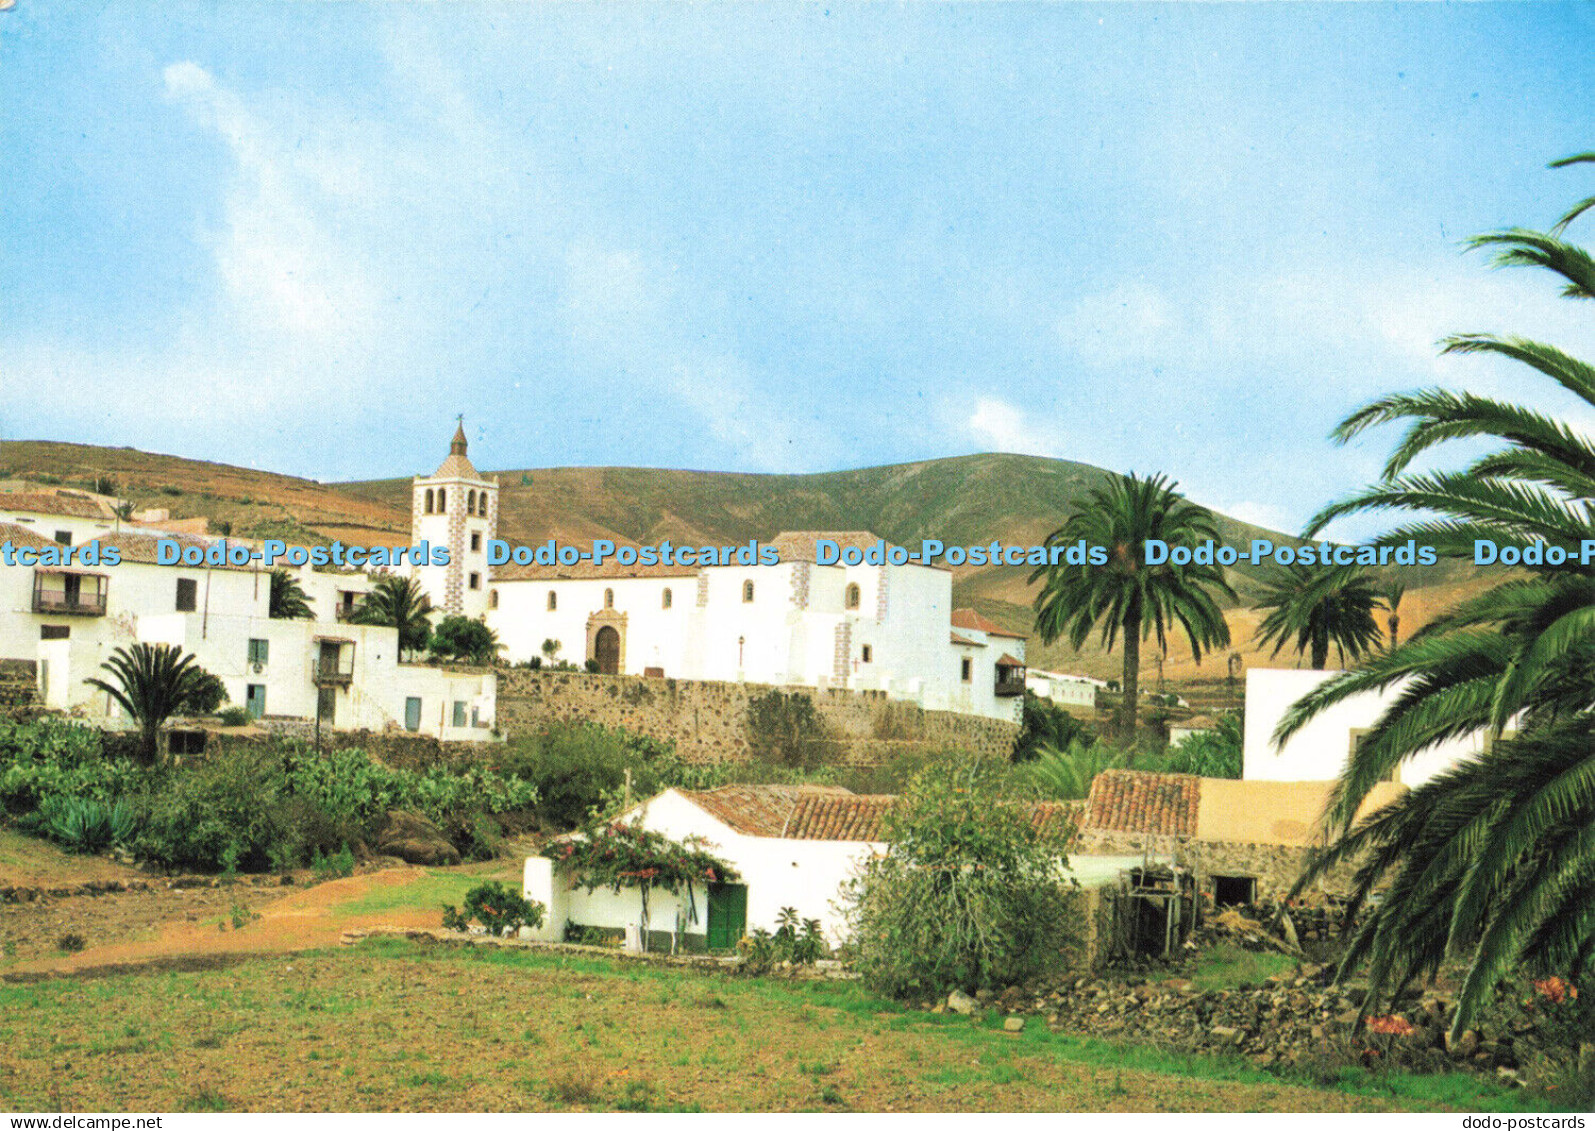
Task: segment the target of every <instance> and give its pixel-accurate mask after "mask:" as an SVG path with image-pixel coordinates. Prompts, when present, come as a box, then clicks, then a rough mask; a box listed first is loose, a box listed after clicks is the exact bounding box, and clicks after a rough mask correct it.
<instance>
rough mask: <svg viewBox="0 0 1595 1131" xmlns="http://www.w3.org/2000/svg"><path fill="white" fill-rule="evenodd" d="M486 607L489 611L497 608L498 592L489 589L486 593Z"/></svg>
mask: <svg viewBox="0 0 1595 1131" xmlns="http://www.w3.org/2000/svg"><path fill="white" fill-rule="evenodd" d="M487 607H488V608H490V609H496V608H498V590H497V589H489V590H488V591H487Z"/></svg>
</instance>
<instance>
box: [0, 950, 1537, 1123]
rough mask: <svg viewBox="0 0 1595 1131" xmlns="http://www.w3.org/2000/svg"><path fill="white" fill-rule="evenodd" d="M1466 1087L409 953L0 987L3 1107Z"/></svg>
mask: <svg viewBox="0 0 1595 1131" xmlns="http://www.w3.org/2000/svg"><path fill="white" fill-rule="evenodd" d="M1528 1102H1531V1101H1530V1098H1529V1097H1527V1096H1524V1095H1522V1094H1518V1093H1508V1092H1505V1091H1501V1090H1498V1089H1495V1088H1494V1087H1493V1086H1489V1085H1485V1084H1481V1083H1478V1082H1475V1081H1473V1080H1471V1079H1468V1078H1464V1077H1439V1078H1427V1079H1425V1078H1416V1077H1405V1076H1392V1077H1380V1076H1373V1075H1367V1074H1363V1073H1358V1072H1347V1073H1345V1074H1343V1075H1342V1077H1341V1078H1340V1079H1339V1080H1338V1081H1336V1083H1335V1086H1333V1087H1328V1088H1326V1087H1321V1086H1315V1085H1314V1084H1313V1082H1311V1081H1309V1080H1307V1079H1305V1078H1303V1079H1302V1080H1298V1081H1293V1080H1285V1079H1280V1078H1276V1077H1273V1076H1269V1075H1266V1074H1264V1073H1262V1072H1259V1071H1256V1070H1255V1069H1253V1068H1252V1067H1251V1066H1250V1065H1248V1064H1246V1063H1245V1062H1242V1061H1234V1060H1219V1059H1208V1058H1200V1057H1176V1056H1170V1055H1167V1054H1163V1053H1160V1052H1157V1051H1155V1050H1149V1049H1120V1048H1117V1047H1114V1046H1112V1045H1109V1044H1105V1043H1102V1042H1097V1041H1088V1040H1082V1039H1077V1038H1071V1037H1066V1036H1062V1035H1059V1034H1054V1033H1050V1032H1048V1031H1047V1029H1046V1027H1045V1026H1044V1025H1042V1024H1040V1022H1039V1021H1038V1020H1036V1019H1034V1018H1032V1019H1031V1021H1030V1023H1029V1025H1027V1027H1026V1029H1025V1031H1024V1032H1023V1033H1020V1034H1017V1035H1015V1034H1006V1033H1003V1032H1001V1031H1000V1019H998V1018H993V1019H991V1020H989V1021H988V1022H986V1023H985V1024H983V1025H976V1024H973V1023H971V1022H970V1021H968V1020H967V1019H963V1018H955V1017H942V1016H931V1015H927V1014H922V1013H916V1012H903V1011H901V1010H900V1009H898V1008H896V1007H893V1006H890V1005H888V1004H886V1003H883V1002H881V1001H879V1000H876V999H874V998H872V997H870V996H869V995H868V994H866V993H864V992H863V991H862V990H860V989H859V988H858V987H857V986H856V985H853V984H849V983H802V982H799V983H791V982H778V981H760V980H754V979H739V978H732V977H728V976H718V975H708V974H701V973H695V972H687V971H680V970H671V969H661V968H655V967H641V966H636V965H631V964H620V963H615V962H611V961H609V960H606V959H602V958H596V957H595V958H586V957H573V956H569V955H555V954H549V953H546V952H544V953H540V952H536V951H518V950H517V951H505V952H490V953H488V952H477V951H465V950H459V949H455V948H442V947H425V946H420V945H417V944H411V943H406V942H399V941H384V942H380V943H369V944H365V945H362V946H359V947H356V948H349V949H342V950H338V951H335V952H325V951H324V952H317V953H313V954H300V955H294V956H268V957H249V958H245V959H242V960H241V961H238V962H237V963H236V964H235V965H232V966H228V967H225V968H222V969H210V970H196V971H194V972H163V973H154V972H146V973H136V974H122V975H115V976H110V977H103V978H92V979H58V980H52V981H45V982H39V983H35V984H30V985H9V986H4V987H0V1107H4V1108H10V1109H16V1110H48V1109H55V1110H77V1111H94V1110H130V1109H141V1108H142V1109H153V1110H174V1109H175V1110H223V1109H226V1110H249V1109H263V1110H343V1109H353V1110H490V1111H491V1110H527V1109H530V1110H549V1109H555V1110H563V1109H583V1110H615V1109H619V1110H698V1109H702V1110H775V1111H802V1110H850V1109H851V1110H926V1109H931V1110H936V1109H959V1110H965V1109H967V1110H1044V1111H1048V1110H1092V1111H1131V1110H1135V1111H1142V1110H1151V1111H1235V1110H1248V1111H1251V1110H1257V1111H1296V1110H1307V1111H1318V1110H1332V1111H1351V1110H1358V1111H1362V1110H1367V1111H1382V1110H1434V1109H1437V1108H1449V1109H1457V1110H1467V1111H1470V1112H1477V1111H1483V1110H1506V1109H1510V1108H1511V1107H1513V1106H1514V1105H1518V1104H1523V1103H1528Z"/></svg>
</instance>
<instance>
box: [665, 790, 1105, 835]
mask: <svg viewBox="0 0 1595 1131" xmlns="http://www.w3.org/2000/svg"><path fill="white" fill-rule="evenodd" d="M682 793H683V794H684V795H685V796H686V797H688V798H689V799H691V800H692V801H693V802H694V803H695V804H697V805H699V806H701V807H702V808H703V809H705V810H706V811H707V812H709V813H710V814H712V815H713V816H715V817H717V818H719V819H720V820H722V821H724V822H725V823H726V824H728V825H730V826H731V827H732V828H734V829H736V830H737V831H738V832H740V833H744V834H746V835H748V836H761V837H783V838H785V839H787V840H847V841H869V842H881V841H884V840H885V839H886V835H885V833H884V831H883V825H884V818H885V817H886V814H887V813H889V812H891V809H892V806H893V805H896V804H897V796H896V794H891V793H853V792H851V791H849V790H846V789H843V788H841V787H840V786H814V785H802V786H789V785H730V786H722V787H721V788H719V789H713V790H701V791H687V790H683V791H682ZM1078 807H1079V806H1078V803H1070V802H1063V801H1042V802H1036V803H1034V804H1032V805H1030V806H1029V809H1030V816H1031V820H1032V822H1033V823H1034V824H1035V826H1036V827H1037V828H1038V829H1043V830H1049V831H1051V830H1056V829H1059V828H1062V827H1064V826H1066V825H1068V826H1072V825H1074V824H1076V823H1077V822H1078V818H1077V817H1076V816H1075V810H1076V809H1078Z"/></svg>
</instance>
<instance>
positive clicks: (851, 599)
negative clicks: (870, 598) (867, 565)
mask: <svg viewBox="0 0 1595 1131" xmlns="http://www.w3.org/2000/svg"><path fill="white" fill-rule="evenodd" d="M858 603H859V588H858V585H857V583H854V584H852V585H849V586H848V587H847V598H846V601H845V604H846V605H847V607H848V608H850V609H856V608H858Z"/></svg>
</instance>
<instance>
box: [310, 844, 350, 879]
mask: <svg viewBox="0 0 1595 1131" xmlns="http://www.w3.org/2000/svg"><path fill="white" fill-rule="evenodd" d="M310 871H311V873H312V874H313V875H314V876H315V877H316V879H317V880H318V881H321V882H325V881H327V880H343V879H347V878H348V877H350V876H352V875H354V853H353V852H350V851H349V846H348V845H347V844H346V845H344V846H343V847H342V848H341V849H339V850H338V851H337V852H335V853H333V854H332V855H331V856H323V855H322V854H321V849H319V848H318V849H316V854H315V856H313V857H312V858H311V860H310Z"/></svg>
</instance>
